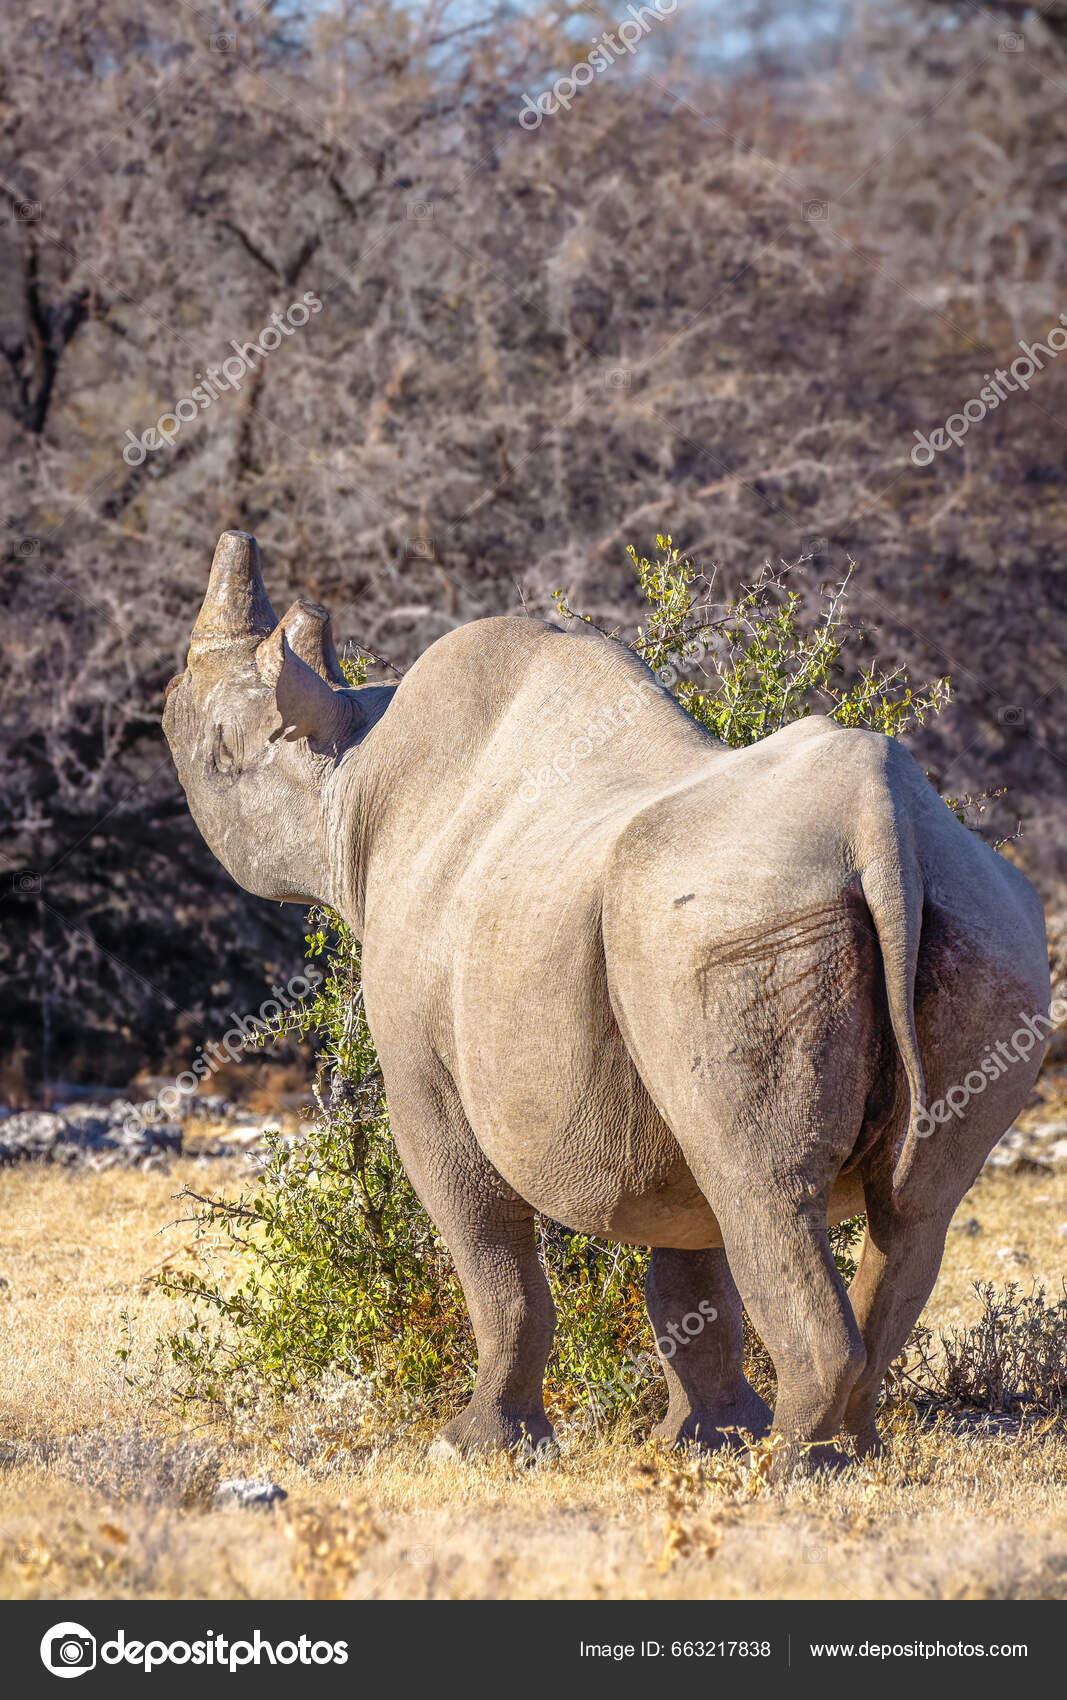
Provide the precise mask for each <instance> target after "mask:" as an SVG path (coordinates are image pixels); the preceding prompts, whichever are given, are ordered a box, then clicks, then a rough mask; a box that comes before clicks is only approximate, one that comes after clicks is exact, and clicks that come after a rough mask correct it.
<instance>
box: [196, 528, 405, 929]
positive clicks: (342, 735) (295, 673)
mask: <svg viewBox="0 0 1067 1700" xmlns="http://www.w3.org/2000/svg"><path fill="white" fill-rule="evenodd" d="M389 694H391V693H387V692H383V691H382V690H381V688H378V689H376V688H374V687H370V688H367V689H365V690H353V689H349V688H347V687H346V685H345V679H344V674H343V673H342V671H341V668H340V664H339V662H338V660H337V652H336V650H335V649H334V645H333V639H332V636H331V633H330V620H329V616H328V614H327V613H326V611H325V609H323V608H319V607H317V606H316V605H315V604H314V603H309V602H302V601H300V602H294V604H293V606H292V607H291V608H290V610H289V612H288V613H287V614H286V615H285V617H284V619H282V620H281V621H279V620H278V618H277V616H276V615H275V613H274V610H273V608H272V607H271V605H270V600H269V598H268V596H267V592H266V590H265V589H264V585H263V578H262V574H261V571H260V564H259V549H258V546H257V544H256V540H255V538H254V537H249V536H248V535H247V534H246V533H245V532H243V531H226V532H224V533H223V534H222V536H221V537H220V538H219V542H218V547H217V548H216V550H215V558H214V560H213V562H212V566H211V578H210V580H209V582H208V588H207V595H206V596H205V598H204V605H203V607H202V608H201V610H200V614H199V616H198V618H197V621H196V625H195V626H194V627H193V633H192V638H191V640H190V644H189V658H188V662H187V664H186V670H185V672H184V673H182V674H180V675H179V676H178V677H177V678H176V679H172V680H171V683H170V684H169V685H168V687H167V700H166V706H165V709H164V713H163V730H164V732H165V734H166V738H167V742H168V743H169V745H170V749H171V754H172V756H173V757H174V763H175V766H176V767H177V769H178V777H179V779H180V781H181V784H182V787H183V789H184V791H185V794H186V797H187V799H188V802H189V807H190V810H191V811H192V815H193V818H194V820H195V821H196V824H197V826H198V827H199V828H200V831H201V832H202V833H203V836H204V838H205V839H206V840H207V843H208V846H209V847H210V849H211V850H212V851H213V852H214V854H215V855H216V856H217V857H218V859H219V861H220V862H221V863H222V865H223V867H224V868H225V869H226V870H227V872H228V873H230V874H231V875H232V876H233V878H234V879H235V880H237V882H238V884H240V885H243V886H244V887H245V889H246V890H248V891H251V892H254V893H255V894H256V895H257V896H260V897H267V898H273V899H275V900H277V901H286V900H291V901H294V902H308V901H316V900H318V901H330V898H331V879H330V872H329V867H328V857H327V852H326V842H325V840H326V830H325V820H324V813H323V810H324V796H325V791H326V789H327V781H328V780H329V778H330V776H331V774H332V773H333V771H334V769H335V768H336V766H337V764H338V762H339V761H340V759H341V757H342V756H343V755H344V753H345V751H346V750H347V749H349V748H350V747H351V746H352V745H354V744H356V743H358V742H359V741H360V739H361V737H362V736H363V734H364V733H365V732H366V731H367V730H368V728H369V726H370V725H372V724H373V722H374V720H375V719H377V718H379V717H380V714H381V712H382V710H383V707H384V702H383V701H382V700H381V699H382V698H383V697H384V698H385V699H386V700H387V699H388V695H389Z"/></svg>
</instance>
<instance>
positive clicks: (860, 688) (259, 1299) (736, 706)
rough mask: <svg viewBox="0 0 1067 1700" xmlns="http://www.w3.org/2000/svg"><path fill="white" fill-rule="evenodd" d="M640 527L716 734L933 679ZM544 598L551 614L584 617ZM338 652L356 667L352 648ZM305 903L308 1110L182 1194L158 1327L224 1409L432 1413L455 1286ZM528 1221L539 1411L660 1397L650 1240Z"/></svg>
mask: <svg viewBox="0 0 1067 1700" xmlns="http://www.w3.org/2000/svg"><path fill="white" fill-rule="evenodd" d="M656 541H657V549H658V553H657V555H656V557H655V558H654V559H653V560H651V561H650V560H646V559H644V558H640V559H639V558H638V556H637V555H636V553H635V552H634V551H633V550H631V551H630V554H631V558H632V560H633V562H634V566H635V568H636V571H637V574H638V577H639V579H640V584H641V589H642V591H643V593H644V597H645V602H646V607H647V614H646V616H645V622H646V623H645V624H644V625H642V627H641V628H639V631H638V634H637V638H636V640H635V642H634V644H633V648H634V649H635V651H636V653H637V654H638V655H640V656H641V657H642V659H643V660H645V661H646V662H647V663H648V665H649V666H650V667H651V668H652V669H653V670H654V671H655V672H656V674H657V675H658V677H659V678H660V679H661V681H662V682H664V683H665V684H668V685H669V686H670V687H671V688H672V689H673V690H674V693H675V695H676V696H677V698H678V700H679V701H680V702H681V703H682V705H683V706H684V707H685V708H686V709H687V710H688V712H689V713H690V714H692V715H693V716H694V718H695V719H697V720H698V721H700V722H701V724H702V725H704V726H706V727H708V729H709V730H710V731H712V732H713V733H714V734H715V735H716V736H717V737H718V738H720V739H722V740H723V741H724V742H726V743H728V744H731V745H741V744H750V743H753V742H755V741H756V740H757V739H759V738H762V737H765V736H767V735H768V734H769V733H771V732H773V731H775V730H777V729H778V728H779V727H780V726H782V725H784V724H786V722H788V721H791V720H794V719H796V718H798V717H800V716H802V715H805V714H808V713H810V712H811V710H812V708H813V707H815V706H818V707H819V708H820V709H821V710H822V711H823V712H825V713H827V714H829V715H830V716H831V717H832V718H834V719H836V720H838V721H839V722H840V723H841V724H842V725H846V726H869V727H873V728H875V729H876V730H878V731H882V732H886V733H888V734H889V735H890V736H893V737H899V736H900V735H901V734H902V733H904V732H906V731H907V729H908V727H909V726H910V725H912V724H914V723H915V722H917V721H920V722H921V721H922V719H923V718H924V716H925V715H926V714H927V713H937V712H939V711H940V709H941V708H942V707H943V705H944V703H945V702H946V701H947V700H948V695H949V691H948V682H947V680H944V679H938V680H935V681H934V682H933V683H932V684H930V685H929V686H927V687H926V690H925V692H923V693H920V694H916V693H914V692H913V691H912V688H911V686H910V684H909V681H908V679H907V676H906V674H905V673H904V671H903V670H902V669H897V670H896V671H895V672H893V673H891V674H885V673H882V672H880V671H879V670H878V669H877V667H876V666H874V665H871V666H862V665H861V666H859V667H858V668H857V669H856V670H855V671H854V675H853V678H852V682H851V683H846V682H845V680H844V663H843V652H844V650H845V647H846V645H847V644H848V642H849V640H850V639H852V640H855V639H857V637H858V634H856V632H855V631H854V628H852V627H850V626H849V625H847V624H846V621H845V614H844V610H845V603H846V597H847V590H848V582H849V579H848V577H846V579H845V580H844V582H843V583H841V584H839V585H836V586H833V587H831V588H829V589H826V588H815V587H812V586H810V585H808V584H806V583H804V582H803V580H801V579H798V574H797V569H796V568H786V567H783V568H781V569H777V570H775V569H771V568H769V567H768V568H765V569H764V571H763V572H762V573H761V575H760V576H759V578H758V579H757V580H756V582H755V583H754V584H752V585H750V586H747V587H745V588H743V589H742V590H741V591H740V592H739V594H738V595H737V596H736V597H735V598H733V599H731V600H729V601H727V602H725V603H723V604H717V603H716V602H715V601H714V600H713V597H712V591H713V588H714V585H713V581H711V580H708V579H706V578H705V577H704V575H703V574H701V573H699V572H698V571H697V570H696V569H695V568H694V567H693V566H692V564H691V563H690V562H689V561H688V560H686V559H685V558H684V557H683V556H681V555H680V554H679V552H678V550H677V549H676V548H675V547H674V544H673V542H672V540H671V539H670V538H669V537H666V538H664V537H659V538H657V540H656ZM849 575H851V568H850V569H849ZM557 601H558V606H559V611H560V613H561V615H562V616H563V617H564V618H578V617H582V616H578V615H575V614H574V613H573V611H572V610H571V609H570V608H569V607H568V606H567V604H566V602H565V601H564V599H563V598H562V596H560V597H559V598H558V599H557ZM346 668H347V670H348V674H349V678H350V680H351V682H352V683H361V682H362V680H363V678H364V677H365V666H364V664H363V663H362V662H359V661H355V662H350V663H346ZM310 919H311V930H310V932H309V933H308V935H307V953H308V956H309V958H314V959H315V961H316V963H317V965H318V966H319V968H320V970H321V971H322V974H323V978H322V981H321V982H320V984H319V986H318V988H317V990H316V993H315V996H314V998H313V1000H311V1001H306V1002H305V1004H304V1005H303V1006H302V1007H301V1008H299V1009H297V1010H294V1011H293V1012H291V1013H290V1014H288V1015H283V1016H282V1017H280V1018H279V1020H278V1022H277V1024H276V1033H277V1035H278V1036H279V1037H280V1036H290V1037H299V1038H308V1037H311V1038H312V1039H313V1040H314V1042H315V1044H316V1046H317V1051H318V1059H319V1066H318V1074H317V1081H316V1086H315V1098H316V1111H317V1113H316V1118H315V1122H314V1127H313V1131H312V1132H311V1133H310V1134H308V1135H307V1137H306V1138H304V1139H303V1140H302V1141H301V1142H300V1143H298V1144H296V1145H292V1144H290V1143H289V1142H288V1141H286V1140H285V1139H283V1138H282V1137H281V1136H280V1135H278V1136H275V1137H273V1138H271V1139H270V1141H269V1144H268V1149H267V1154H266V1161H265V1164H264V1167H263V1170H262V1173H261V1174H260V1176H259V1177H258V1179H257V1180H256V1182H255V1183H254V1184H253V1185H251V1186H250V1187H249V1188H248V1189H246V1191H245V1193H244V1195H243V1196H242V1197H240V1198H238V1199H227V1198H220V1197H205V1196H203V1195H200V1194H196V1193H192V1192H189V1193H187V1196H188V1197H189V1199H190V1200H191V1202H192V1204H193V1218H194V1221H195V1223H196V1227H197V1232H198V1233H199V1234H201V1235H206V1234H211V1235H212V1236H213V1237H214V1238H215V1239H216V1240H218V1241H221V1248H220V1249H221V1252H222V1253H223V1255H222V1256H221V1257H216V1259H215V1263H214V1267H213V1269H212V1272H211V1273H210V1274H207V1275H203V1274H193V1275H183V1276H177V1277H176V1276H169V1277H166V1276H165V1277H163V1278H162V1282H163V1285H164V1286H165V1287H166V1289H167V1290H168V1291H170V1292H171V1293H173V1294H175V1295H176V1296H179V1297H181V1298H183V1299H185V1300H187V1301H189V1302H190V1305H191V1312H190V1314H189V1316H188V1319H187V1321H186V1323H185V1324H184V1325H183V1326H182V1327H179V1328H177V1329H175V1330H174V1331H173V1332H172V1333H171V1334H170V1335H169V1336H168V1337H167V1339H166V1342H165V1345H166V1347H167V1350H168V1352H169V1354H170V1357H171V1359H172V1361H173V1362H174V1363H175V1364H176V1365H177V1366H178V1368H179V1370H180V1372H181V1374H180V1396H181V1397H182V1398H183V1399H184V1400H187V1401H192V1400H206V1401H208V1402H209V1403H212V1404H214V1405H216V1406H218V1407H219V1408H222V1409H225V1408H232V1407H233V1406H235V1405H238V1406H239V1405H240V1404H242V1403H247V1402H249V1401H253V1400H258V1399H259V1398H261V1397H262V1395H263V1392H264V1391H265V1390H266V1391H267V1392H268V1393H275V1394H286V1393H292V1392H294V1391H299V1390H301V1389H305V1390H306V1389H310V1388H313V1387H314V1386H315V1384H316V1383H317V1382H318V1381H319V1380H320V1379H321V1378H323V1377H324V1376H326V1375H327V1374H337V1373H340V1374H341V1375H344V1376H349V1377H357V1378H360V1379H361V1380H362V1381H364V1382H365V1383H367V1384H369V1387H370V1389H371V1390H372V1391H373V1393H374V1395H375V1396H376V1402H377V1405H378V1407H379V1408H385V1409H386V1410H388V1411H390V1412H394V1413H396V1414H398V1415H403V1416H407V1417H409V1418H411V1417H414V1418H416V1419H422V1418H436V1416H437V1415H438V1413H439V1412H440V1411H441V1410H442V1409H444V1408H447V1407H451V1406H454V1405H455V1404H456V1403H457V1402H458V1401H459V1400H461V1399H462V1398H463V1397H464V1396H465V1394H466V1393H467V1392H468V1390H469V1388H470V1385H471V1383H472V1380H473V1371H474V1346H473V1341H472V1338H471V1333H470V1328H469V1324H468V1321H467V1316H466V1311H465V1308H464V1305H463V1299H462V1294H461V1292H460V1288H459V1283H458V1281H457V1279H456V1276H455V1272H454V1269H453V1266H452V1262H451V1259H450V1257H449V1255H448V1252H447V1249H446V1247H445V1246H444V1244H443V1242H442V1241H441V1240H440V1238H439V1237H438V1235H437V1233H436V1231H435V1229H434V1227H433V1224H432V1223H431V1221H430V1220H429V1218H428V1217H427V1215H426V1213H425V1212H424V1211H423V1209H422V1207H421V1205H420V1204H419V1202H418V1200H417V1198H416V1196H415V1193H414V1191H413V1189H412V1187H411V1185H410V1183H409V1181H408V1179H407V1177H406V1175H405V1174H404V1171H403V1169H402V1167H401V1165H400V1161H399V1159H398V1157H397V1154H396V1150H395V1147H394V1145H393V1143H392V1140H391V1138H390V1136H389V1124H388V1111H387V1107H386V1104H385V1099H384V1094H383V1088H382V1079H381V1075H380V1072H379V1069H378V1063H377V1058H376V1056H375V1053H374V1046H373V1042H372V1040H371V1036H370V1032H369V1030H368V1028H367V1024H366V1020H365V1018H364V1013H363V1006H362V1000H361V996H360V981H359V949H358V945H357V943H356V941H355V939H354V938H353V937H352V934H351V932H350V930H349V929H348V927H347V926H346V925H345V924H344V922H343V921H342V920H341V919H340V917H339V916H337V915H335V914H333V913H331V912H329V911H326V910H321V909H319V910H314V911H312V914H311V918H310ZM861 1231H862V1219H861V1218H857V1219H855V1220H854V1221H852V1222H850V1223H845V1224H843V1225H842V1226H841V1227H840V1228H838V1229H835V1230H834V1235H833V1239H834V1249H835V1256H836V1257H837V1261H838V1266H839V1267H840V1268H841V1270H842V1273H843V1274H844V1275H845V1276H846V1278H848V1277H850V1276H851V1274H852V1273H853V1272H854V1268H855V1265H854V1263H853V1261H852V1256H851V1248H852V1246H853V1245H854V1243H855V1241H856V1239H857V1238H858V1236H859V1234H860V1232H861ZM538 1232H539V1236H540V1248H541V1255H542V1259H543V1262H544V1266H545V1270H546V1273H547V1275H548V1279H549V1282H550V1285H551V1287H552V1291H553V1297H554V1299H555V1302H556V1307H557V1312H558V1327H557V1334H556V1343H555V1348H554V1351H553V1356H552V1359H551V1362H550V1364H549V1370H548V1380H547V1394H548V1403H549V1408H550V1410H551V1411H552V1412H553V1414H554V1415H555V1416H556V1418H557V1420H559V1419H562V1420H564V1421H567V1420H568V1419H572V1420H577V1421H579V1422H585V1423H588V1424H592V1425H595V1426H598V1427H599V1426H600V1425H602V1424H606V1423H611V1422H614V1421H616V1420H617V1419H618V1418H619V1417H620V1416H621V1415H622V1414H623V1413H624V1412H625V1413H629V1414H630V1415H631V1416H633V1415H634V1414H635V1413H636V1415H637V1416H638V1417H639V1418H643V1417H648V1416H651V1415H653V1414H655V1413H656V1411H657V1409H658V1407H659V1405H660V1404H661V1402H662V1388H663V1383H662V1376H661V1374H660V1372H659V1369H658V1365H657V1363H656V1360H655V1355H654V1342H653V1340H652V1335H651V1329H650V1326H649V1323H648V1320H647V1317H646V1313H645V1307H644V1274H645V1268H646V1264H647V1257H648V1253H647V1251H645V1250H644V1249H642V1248H639V1247H631V1246H618V1245H607V1244H602V1243H599V1242H597V1241H595V1240H592V1239H589V1238H588V1237H587V1236H585V1235H581V1234H574V1233H571V1232H569V1230H567V1229H565V1228H563V1227H561V1226H560V1225H559V1224H558V1223H552V1222H541V1223H540V1224H539V1228H538ZM749 1348H750V1360H751V1361H750V1368H751V1371H752V1373H753V1376H754V1378H755V1380H756V1381H757V1383H758V1384H760V1385H761V1386H762V1388H763V1390H765V1391H768V1392H772V1391H773V1388H772V1386H771V1382H772V1381H773V1368H772V1366H771V1365H770V1361H769V1359H768V1358H767V1356H766V1354H765V1353H764V1352H763V1351H762V1348H761V1347H760V1345H759V1342H758V1341H757V1340H756V1339H755V1337H754V1336H752V1335H751V1333H750V1340H749Z"/></svg>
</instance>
